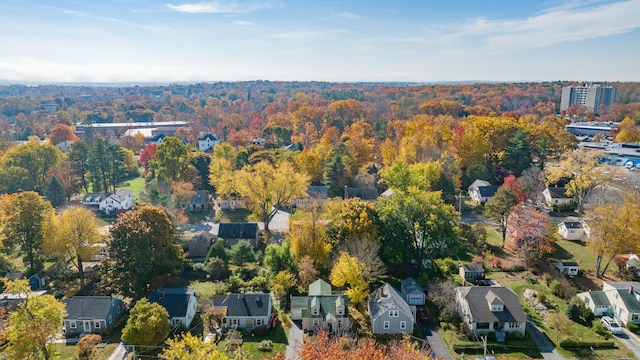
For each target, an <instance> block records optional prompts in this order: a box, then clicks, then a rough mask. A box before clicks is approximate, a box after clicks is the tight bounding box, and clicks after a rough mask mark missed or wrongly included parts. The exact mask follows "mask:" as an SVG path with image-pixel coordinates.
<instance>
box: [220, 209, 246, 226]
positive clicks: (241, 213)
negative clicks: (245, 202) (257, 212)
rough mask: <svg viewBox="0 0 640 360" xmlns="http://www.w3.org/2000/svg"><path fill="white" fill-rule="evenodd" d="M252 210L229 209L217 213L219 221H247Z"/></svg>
mask: <svg viewBox="0 0 640 360" xmlns="http://www.w3.org/2000/svg"><path fill="white" fill-rule="evenodd" d="M250 215H251V212H250V211H249V210H244V209H240V210H227V211H222V212H220V213H219V214H218V215H216V219H217V220H218V222H221V223H226V222H246V221H248V220H249V217H250Z"/></svg>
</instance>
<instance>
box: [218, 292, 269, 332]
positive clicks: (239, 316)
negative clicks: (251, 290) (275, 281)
mask: <svg viewBox="0 0 640 360" xmlns="http://www.w3.org/2000/svg"><path fill="white" fill-rule="evenodd" d="M213 308H214V309H221V310H224V312H225V318H224V323H223V325H224V326H225V327H227V328H230V329H233V328H240V329H253V328H256V327H262V326H268V325H269V319H270V316H271V312H272V303H271V296H270V295H269V294H237V293H236V294H229V295H216V296H215V297H214V298H213Z"/></svg>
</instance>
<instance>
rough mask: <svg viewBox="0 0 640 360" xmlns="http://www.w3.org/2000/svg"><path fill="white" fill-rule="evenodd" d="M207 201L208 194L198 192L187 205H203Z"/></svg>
mask: <svg viewBox="0 0 640 360" xmlns="http://www.w3.org/2000/svg"><path fill="white" fill-rule="evenodd" d="M208 201H209V192H208V191H207V190H198V191H196V194H195V195H193V196H192V197H191V200H190V201H189V204H192V205H204V204H206V203H207V202H208Z"/></svg>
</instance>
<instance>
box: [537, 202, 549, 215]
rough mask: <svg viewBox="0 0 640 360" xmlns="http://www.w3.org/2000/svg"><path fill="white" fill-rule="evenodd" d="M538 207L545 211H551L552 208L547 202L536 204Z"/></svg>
mask: <svg viewBox="0 0 640 360" xmlns="http://www.w3.org/2000/svg"><path fill="white" fill-rule="evenodd" d="M536 208H537V209H538V210H540V211H544V212H546V213H548V212H551V209H549V207H548V206H547V204H545V203H538V204H537V205H536Z"/></svg>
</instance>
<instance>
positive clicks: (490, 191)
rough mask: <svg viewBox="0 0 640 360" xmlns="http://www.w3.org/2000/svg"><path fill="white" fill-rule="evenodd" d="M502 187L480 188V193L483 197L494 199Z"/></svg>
mask: <svg viewBox="0 0 640 360" xmlns="http://www.w3.org/2000/svg"><path fill="white" fill-rule="evenodd" d="M498 189H500V186H478V192H479V193H480V196H482V197H492V196H493V195H495V194H496V192H498Z"/></svg>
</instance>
